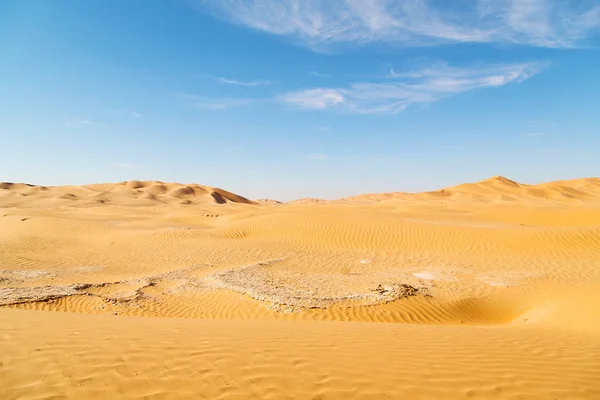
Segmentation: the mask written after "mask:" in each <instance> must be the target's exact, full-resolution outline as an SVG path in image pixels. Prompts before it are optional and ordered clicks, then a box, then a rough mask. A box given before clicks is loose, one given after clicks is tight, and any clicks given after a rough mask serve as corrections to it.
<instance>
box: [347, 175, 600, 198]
mask: <svg viewBox="0 0 600 400" xmlns="http://www.w3.org/2000/svg"><path fill="white" fill-rule="evenodd" d="M343 200H349V201H385V200H412V201H415V200H420V201H436V200H446V201H461V200H465V201H468V202H473V201H481V202H510V201H521V202H522V201H527V200H530V201H540V200H547V201H555V202H561V201H565V202H573V201H575V202H577V201H579V202H581V201H600V178H584V179H573V180H568V181H555V182H548V183H542V184H538V185H526V184H522V183H518V182H515V181H512V180H510V179H508V178H505V177H503V176H495V177H492V178H489V179H486V180H483V181H481V182H476V183H467V184H462V185H458V186H451V187H447V188H444V189H440V190H437V191H434V192H423V193H402V192H395V193H375V194H364V195H359V196H353V197H349V198H346V199H343Z"/></svg>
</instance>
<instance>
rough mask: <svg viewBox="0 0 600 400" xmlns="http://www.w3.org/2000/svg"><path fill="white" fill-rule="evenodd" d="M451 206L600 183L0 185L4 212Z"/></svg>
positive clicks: (578, 194)
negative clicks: (260, 195) (251, 187)
mask: <svg viewBox="0 0 600 400" xmlns="http://www.w3.org/2000/svg"><path fill="white" fill-rule="evenodd" d="M395 200H402V201H418V202H435V201H440V200H443V201H452V202H464V201H466V202H471V201H479V202H483V203H486V202H487V203H495V202H515V201H519V202H523V201H536V202H537V201H551V202H567V203H569V202H590V201H591V202H594V201H600V178H581V179H571V180H562V181H554V182H547V183H541V184H537V185H527V184H523V183H519V182H515V181H513V180H510V179H508V178H505V177H503V176H495V177H492V178H489V179H485V180H483V181H480V182H475V183H465V184H462V185H457V186H451V187H447V188H444V189H440V190H436V191H432V192H420V193H406V192H389V193H368V194H361V195H357V196H351V197H345V198H341V199H337V200H324V199H318V198H302V199H297V200H292V201H288V202H285V203H282V202H279V201H277V200H272V199H258V200H249V199H247V198H246V197H242V196H240V195H237V194H234V193H231V192H228V191H226V190H223V189H219V188H214V187H210V186H202V185H198V184H182V183H165V182H160V181H136V180H132V181H125V182H120V183H101V184H91V185H84V186H37V185H32V184H25V183H9V182H2V183H0V205H3V206H20V207H27V206H32V207H33V206H40V205H41V204H44V205H46V206H69V205H70V206H95V205H99V204H114V205H141V206H151V205H159V204H182V205H189V204H200V205H203V204H204V205H205V204H226V203H236V204H262V205H274V204H289V205H300V204H319V203H372V202H386V201H395Z"/></svg>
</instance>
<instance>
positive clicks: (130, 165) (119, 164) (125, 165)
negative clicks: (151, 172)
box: [110, 162, 138, 169]
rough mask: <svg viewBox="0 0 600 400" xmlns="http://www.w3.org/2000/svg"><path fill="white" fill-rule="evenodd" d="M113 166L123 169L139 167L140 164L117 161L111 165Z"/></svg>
mask: <svg viewBox="0 0 600 400" xmlns="http://www.w3.org/2000/svg"><path fill="white" fill-rule="evenodd" d="M110 166H111V167H113V168H122V169H133V168H137V167H138V165H137V164H135V163H131V162H115V163H112V164H111V165H110Z"/></svg>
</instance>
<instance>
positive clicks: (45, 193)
mask: <svg viewBox="0 0 600 400" xmlns="http://www.w3.org/2000/svg"><path fill="white" fill-rule="evenodd" d="M62 200H67V201H62ZM0 203H1V204H2V205H3V206H5V207H14V206H18V207H42V206H46V207H52V206H64V205H68V206H73V205H78V206H93V205H96V204H98V203H109V204H116V205H153V204H175V203H179V204H207V203H218V204H224V203H244V204H253V203H254V202H252V201H251V200H248V199H246V198H245V197H242V196H239V195H236V194H234V193H230V192H227V191H225V190H223V189H219V188H213V187H209V186H201V185H197V184H191V185H183V184H180V183H165V182H160V181H135V180H134V181H125V182H121V183H105V184H95V185H85V186H36V185H30V184H23V183H9V182H2V183H0Z"/></svg>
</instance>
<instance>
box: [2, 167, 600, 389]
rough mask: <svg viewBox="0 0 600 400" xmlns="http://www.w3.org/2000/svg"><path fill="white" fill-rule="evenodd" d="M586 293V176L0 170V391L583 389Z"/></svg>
mask: <svg viewBox="0 0 600 400" xmlns="http://www.w3.org/2000/svg"><path fill="white" fill-rule="evenodd" d="M599 304H600V179H598V178H587V179H575V180H571V181H557V182H550V183H544V184H538V185H526V184H521V183H518V182H514V181H511V180H509V179H506V178H503V177H494V178H490V179H488V180H485V181H482V182H477V183H472V184H463V185H458V186H453V187H449V188H445V189H441V190H439V191H434V192H427V193H413V194H409V193H384V194H366V195H360V196H355V197H351V198H346V199H339V200H332V201H326V200H318V199H302V200H299V201H294V202H288V203H279V202H276V201H273V200H259V201H251V200H248V199H246V198H244V197H242V196H239V195H236V194H233V193H230V192H227V191H225V190H222V189H218V188H212V187H207V186H201V185H197V184H189V185H184V184H176V183H164V182H158V181H126V182H121V183H113V184H95V185H86V186H54V187H53V186H47V187H45V186H35V185H28V184H17V183H15V184H13V183H2V184H0V354H2V355H1V356H0V357H1V358H0V398H1V399H22V398H31V399H34V398H35V399H40V398H63V397H64V396H70V397H72V398H115V396H116V397H123V398H157V399H158V398H210V399H213V398H272V399H281V398H306V399H316V398H321V399H329V398H334V399H335V398H339V399H347V398H361V399H362V398H373V399H380V398H386V397H387V398H416V399H432V398H444V399H445V398H449V399H467V398H480V399H489V398H504V399H517V398H525V399H530V398H531V399H537V398H539V399H548V398H555V399H596V398H600V383H598V380H597V379H596V376H598V375H600V339H598V337H600V336H599V333H600V306H598V305H599ZM42 311H47V312H42ZM49 311H54V312H49ZM142 317H146V318H142ZM150 317H152V318H150Z"/></svg>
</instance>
